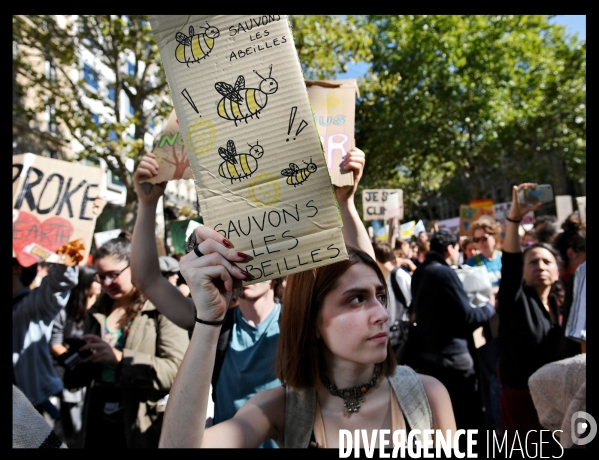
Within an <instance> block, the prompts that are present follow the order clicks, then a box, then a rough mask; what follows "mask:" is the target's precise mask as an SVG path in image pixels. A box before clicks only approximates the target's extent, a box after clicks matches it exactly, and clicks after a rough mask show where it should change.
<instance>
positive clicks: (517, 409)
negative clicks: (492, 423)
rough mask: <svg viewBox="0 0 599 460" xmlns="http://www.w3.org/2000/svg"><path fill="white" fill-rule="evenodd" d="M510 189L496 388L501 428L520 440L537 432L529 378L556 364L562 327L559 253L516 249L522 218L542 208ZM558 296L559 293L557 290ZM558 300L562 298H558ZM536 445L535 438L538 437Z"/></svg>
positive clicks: (536, 247)
mask: <svg viewBox="0 0 599 460" xmlns="http://www.w3.org/2000/svg"><path fill="white" fill-rule="evenodd" d="M535 185H536V184H533V183H524V184H520V185H519V186H514V187H513V190H512V207H511V208H510V213H509V215H508V218H507V221H508V222H507V228H506V232H505V240H504V243H503V256H502V268H501V271H502V275H501V284H500V288H499V294H498V303H499V308H498V311H499V380H500V383H501V409H500V417H501V428H502V430H503V431H504V432H506V433H507V435H508V439H510V441H509V445H511V439H512V437H514V436H516V432H518V436H519V438H520V439H521V440H523V439H524V438H525V437H526V438H527V441H528V442H529V443H531V442H535V439H534V438H533V437H532V436H527V433H528V432H529V431H530V430H533V432H534V433H536V435H537V436H538V435H539V433H540V431H539V430H541V429H542V427H541V424H540V423H539V419H538V416H537V412H536V410H535V407H534V404H533V401H532V398H531V396H530V391H529V388H528V379H529V377H530V376H531V375H532V374H533V373H534V372H535V371H536V370H537V369H539V368H540V367H541V366H544V365H545V364H548V363H550V362H553V361H556V360H557V359H558V351H559V343H560V337H561V327H560V318H559V303H560V298H559V296H558V295H556V293H557V292H558V291H557V290H556V288H557V287H558V286H559V283H560V281H559V267H560V263H561V258H560V256H559V253H558V252H557V251H556V250H555V249H554V248H553V246H551V245H550V244H548V243H535V244H533V245H531V246H527V247H526V249H525V250H524V252H523V251H522V246H521V244H520V237H519V234H518V227H519V224H520V221H521V220H522V216H524V215H525V214H526V213H527V212H529V211H536V210H537V209H538V208H539V207H540V206H541V203H537V204H534V205H523V204H520V203H519V202H518V188H531V187H534V186H535ZM561 292H563V291H561ZM562 300H563V299H562ZM537 440H538V438H537Z"/></svg>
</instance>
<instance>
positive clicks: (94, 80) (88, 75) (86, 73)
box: [83, 64, 98, 90]
mask: <svg viewBox="0 0 599 460" xmlns="http://www.w3.org/2000/svg"><path fill="white" fill-rule="evenodd" d="M83 78H84V79H85V82H86V83H87V84H88V85H90V86H91V87H92V88H94V89H96V90H97V89H98V72H96V71H95V70H94V69H92V68H91V67H90V66H89V65H88V64H83Z"/></svg>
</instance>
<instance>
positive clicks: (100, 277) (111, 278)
mask: <svg viewBox="0 0 599 460" xmlns="http://www.w3.org/2000/svg"><path fill="white" fill-rule="evenodd" d="M128 268H129V264H127V266H126V267H125V268H123V269H122V270H121V271H118V272H112V273H106V274H105V275H100V274H99V273H96V274H95V275H94V281H95V282H97V283H100V284H102V283H103V282H104V280H108V281H109V282H111V283H112V282H113V281H114V280H115V279H117V278H118V277H119V276H120V275H121V273H123V272H124V271H125V270H127V269H128Z"/></svg>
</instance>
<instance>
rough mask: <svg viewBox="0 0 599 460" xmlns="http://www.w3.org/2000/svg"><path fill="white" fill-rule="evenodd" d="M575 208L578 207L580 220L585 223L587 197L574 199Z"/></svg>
mask: <svg viewBox="0 0 599 460" xmlns="http://www.w3.org/2000/svg"><path fill="white" fill-rule="evenodd" d="M576 206H578V213H579V214H580V218H581V219H582V220H584V221H585V222H586V220H587V197H586V196H578V197H576Z"/></svg>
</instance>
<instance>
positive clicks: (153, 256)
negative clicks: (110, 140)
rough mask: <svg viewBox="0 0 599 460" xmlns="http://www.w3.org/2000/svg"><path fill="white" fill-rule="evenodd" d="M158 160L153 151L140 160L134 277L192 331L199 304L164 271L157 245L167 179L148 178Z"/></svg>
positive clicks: (148, 294) (170, 315)
mask: <svg viewBox="0 0 599 460" xmlns="http://www.w3.org/2000/svg"><path fill="white" fill-rule="evenodd" d="M158 167H159V166H158V162H157V161H156V156H155V155H154V154H153V153H146V154H145V155H144V156H143V158H142V160H141V161H140V163H139V165H138V166H137V169H136V170H135V173H134V174H133V183H134V184H135V191H136V192H137V197H138V211H137V219H136V220H135V227H134V229H133V236H132V239H131V277H132V279H133V284H134V285H135V286H136V287H137V288H138V289H139V290H140V291H141V292H142V293H143V294H144V295H145V296H146V297H147V298H148V299H149V300H150V301H151V302H152V303H153V304H154V305H155V306H156V308H157V309H158V310H159V311H160V312H161V313H162V314H163V315H164V316H166V317H167V318H168V319H170V320H171V321H172V322H173V323H175V324H176V325H177V326H179V327H181V328H183V329H186V330H188V331H192V330H193V328H194V317H195V307H194V305H193V302H192V301H191V300H190V299H189V298H187V297H185V296H183V294H182V293H181V291H180V290H179V289H177V288H176V287H175V286H173V285H172V284H171V283H169V282H168V280H167V279H166V278H165V277H164V276H162V273H160V266H159V264H158V250H157V248H156V237H155V233H154V229H155V228H156V206H157V205H158V200H159V199H160V197H161V196H162V195H163V194H164V189H165V187H166V182H163V183H161V184H153V185H152V184H150V183H149V182H143V183H142V181H143V180H144V179H148V178H151V177H154V176H156V175H157V174H158Z"/></svg>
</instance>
